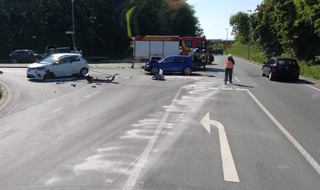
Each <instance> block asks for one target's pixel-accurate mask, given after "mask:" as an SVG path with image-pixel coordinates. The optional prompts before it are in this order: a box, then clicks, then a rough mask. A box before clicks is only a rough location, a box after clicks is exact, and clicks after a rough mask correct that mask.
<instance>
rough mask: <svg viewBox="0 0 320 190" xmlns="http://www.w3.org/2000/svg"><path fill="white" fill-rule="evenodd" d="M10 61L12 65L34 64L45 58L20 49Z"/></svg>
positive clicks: (11, 56)
mask: <svg viewBox="0 0 320 190" xmlns="http://www.w3.org/2000/svg"><path fill="white" fill-rule="evenodd" d="M9 57H10V60H11V62H12V63H18V62H20V63H33V62H37V61H40V60H41V59H42V58H43V56H42V55H40V54H36V53H34V52H33V51H32V50H27V49H20V50H15V51H13V52H12V53H11V54H10V55H9Z"/></svg>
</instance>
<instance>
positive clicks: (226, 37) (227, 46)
mask: <svg viewBox="0 0 320 190" xmlns="http://www.w3.org/2000/svg"><path fill="white" fill-rule="evenodd" d="M226 30H227V37H226V43H227V44H226V46H225V47H226V53H228V51H227V49H228V28H226Z"/></svg>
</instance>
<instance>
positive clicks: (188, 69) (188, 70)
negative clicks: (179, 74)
mask: <svg viewBox="0 0 320 190" xmlns="http://www.w3.org/2000/svg"><path fill="white" fill-rule="evenodd" d="M183 73H184V74H185V75H190V74H191V73H192V69H191V68H190V67H186V68H184V69H183Z"/></svg>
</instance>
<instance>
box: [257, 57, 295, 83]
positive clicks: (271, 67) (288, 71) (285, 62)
mask: <svg viewBox="0 0 320 190" xmlns="http://www.w3.org/2000/svg"><path fill="white" fill-rule="evenodd" d="M261 74H262V76H268V77H269V79H270V80H276V79H278V78H291V79H293V80H295V81H297V80H299V75H300V66H299V65H298V62H297V60H295V59H291V58H271V59H269V60H268V62H266V63H264V65H263V66H262V69H261Z"/></svg>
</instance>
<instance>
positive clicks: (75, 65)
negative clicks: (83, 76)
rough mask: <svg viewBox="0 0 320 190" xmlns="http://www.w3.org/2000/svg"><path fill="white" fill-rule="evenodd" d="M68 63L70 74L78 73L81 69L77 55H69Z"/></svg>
mask: <svg viewBox="0 0 320 190" xmlns="http://www.w3.org/2000/svg"><path fill="white" fill-rule="evenodd" d="M69 60H70V64H71V72H72V74H79V73H80V70H81V69H82V64H81V60H80V58H79V56H76V55H74V56H71V57H69Z"/></svg>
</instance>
